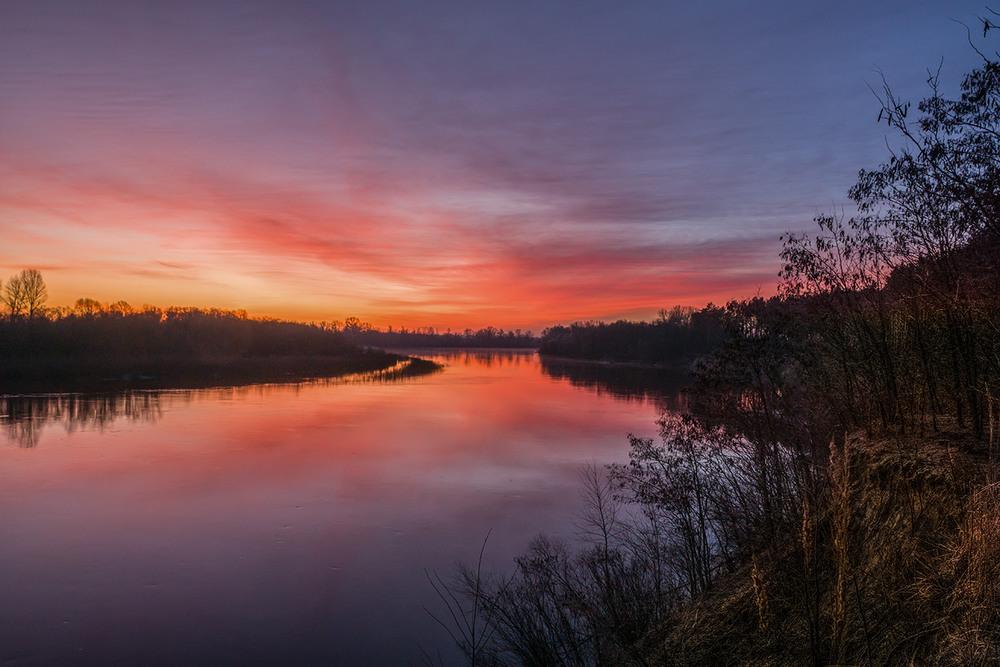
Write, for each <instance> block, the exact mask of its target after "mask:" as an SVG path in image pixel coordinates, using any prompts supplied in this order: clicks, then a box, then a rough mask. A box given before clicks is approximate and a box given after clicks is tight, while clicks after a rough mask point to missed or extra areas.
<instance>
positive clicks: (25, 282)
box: [21, 269, 49, 318]
mask: <svg viewBox="0 0 1000 667" xmlns="http://www.w3.org/2000/svg"><path fill="white" fill-rule="evenodd" d="M21 289H22V292H23V294H24V309H25V310H26V311H27V315H28V317H29V318H32V317H38V316H40V315H42V314H43V313H44V312H45V302H46V301H47V300H48V298H49V290H48V288H47V287H45V281H44V280H43V279H42V274H41V273H40V272H39V271H38V269H25V270H23V271H21Z"/></svg>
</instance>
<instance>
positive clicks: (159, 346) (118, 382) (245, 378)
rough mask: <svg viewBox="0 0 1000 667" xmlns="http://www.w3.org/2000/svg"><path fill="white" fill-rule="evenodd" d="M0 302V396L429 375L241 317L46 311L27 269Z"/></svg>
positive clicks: (324, 334)
mask: <svg viewBox="0 0 1000 667" xmlns="http://www.w3.org/2000/svg"><path fill="white" fill-rule="evenodd" d="M0 295H2V300H3V304H4V306H5V310H6V311H7V312H6V315H5V316H4V317H0V393H5V392H11V391H18V392H23V391H28V390H30V391H38V390H59V391H67V390H77V391H106V390H112V389H126V388H135V387H144V388H146V387H198V386H210V385H218V384H246V383H254V382H288V381H296V380H303V379H308V378H317V377H331V376H336V375H344V374H349V373H359V372H368V371H385V370H387V369H394V370H393V372H400V373H408V374H416V373H424V372H430V371H433V370H434V369H436V368H437V365H436V364H434V363H432V362H429V361H425V360H420V359H409V360H407V358H406V357H402V356H399V355H395V354H390V353H387V352H383V351H381V350H372V349H366V348H362V347H359V346H358V345H355V344H354V343H352V342H351V341H349V340H348V339H347V337H346V336H345V335H344V333H342V332H341V331H338V330H336V329H334V328H331V327H328V326H320V325H316V324H301V323H297V322H286V321H282V320H276V319H272V318H251V317H248V316H247V314H246V312H244V311H230V310H220V309H216V308H213V309H209V310H202V309H198V308H176V307H175V308H166V309H160V308H156V307H153V306H144V307H143V308H142V309H141V310H135V309H133V308H132V307H131V306H129V304H127V303H125V302H124V301H119V302H116V303H113V304H102V303H100V302H98V301H95V300H93V299H80V300H78V301H77V303H76V305H75V306H74V307H73V308H46V307H45V301H46V299H47V296H48V293H47V289H46V287H45V281H44V280H43V279H42V277H41V274H40V273H39V272H38V271H37V270H34V269H25V270H24V271H22V272H21V273H20V274H18V275H16V276H13V277H11V278H10V279H9V280H7V282H6V283H4V284H3V285H2V290H0ZM404 360H406V364H405V366H401V367H399V368H396V366H397V364H400V362H403V361H404Z"/></svg>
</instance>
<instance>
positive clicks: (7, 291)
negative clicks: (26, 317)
mask: <svg viewBox="0 0 1000 667" xmlns="http://www.w3.org/2000/svg"><path fill="white" fill-rule="evenodd" d="M0 299H2V301H3V303H4V305H6V306H7V310H8V312H9V313H10V316H11V318H12V319H14V318H18V317H20V316H21V315H23V314H24V285H23V283H22V282H21V278H20V277H19V276H11V277H10V278H9V279H8V280H7V284H6V285H4V288H3V296H2V297H0Z"/></svg>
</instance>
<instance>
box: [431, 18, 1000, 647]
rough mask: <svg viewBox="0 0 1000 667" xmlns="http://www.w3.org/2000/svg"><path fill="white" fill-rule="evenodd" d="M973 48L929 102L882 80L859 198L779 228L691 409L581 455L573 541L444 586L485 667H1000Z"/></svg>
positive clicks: (997, 108)
mask: <svg viewBox="0 0 1000 667" xmlns="http://www.w3.org/2000/svg"><path fill="white" fill-rule="evenodd" d="M993 28H994V24H993V23H992V22H991V20H989V19H986V20H984V21H983V30H984V34H986V33H989V31H990V30H992V29H993ZM980 55H981V56H982V61H981V64H980V66H979V67H977V68H976V69H974V70H973V71H972V72H970V73H968V74H967V75H966V76H965V77H964V78H963V80H962V84H961V92H960V95H959V96H958V97H957V98H949V97H946V96H945V95H943V94H942V93H941V92H940V90H941V89H940V86H939V79H938V76H937V75H931V76H930V77H929V80H928V83H929V86H930V94H929V96H928V97H927V98H926V99H924V100H923V101H922V102H920V103H919V105H918V106H917V107H916V112H917V113H915V114H914V113H912V110H911V107H910V105H909V104H907V103H905V102H903V101H900V100H899V99H897V98H896V96H895V95H894V94H893V91H892V90H891V88H890V87H889V86H888V85H886V86H885V87H884V88H883V89H882V91H881V96H880V100H881V109H880V113H879V121H880V122H885V123H887V124H888V127H889V128H890V129H892V130H894V131H895V132H896V135H897V136H898V137H899V139H900V144H901V145H900V146H899V147H898V148H897V149H896V150H895V151H894V152H893V153H892V154H891V156H890V158H889V160H888V161H887V162H885V163H883V164H882V165H880V166H878V167H877V168H875V169H872V170H863V171H861V172H860V173H859V178H858V182H857V184H856V185H855V186H854V187H853V188H852V189H851V190H850V192H849V195H850V198H851V199H852V201H853V202H854V204H855V205H856V207H857V210H858V214H857V215H855V216H853V217H849V218H845V217H844V216H841V215H830V216H821V217H819V218H818V219H817V220H816V222H817V226H818V230H819V231H818V233H817V234H815V235H812V236H807V235H796V234H792V235H787V236H785V237H784V249H783V252H782V259H783V269H782V271H781V276H780V285H779V287H780V289H779V294H778V296H776V297H774V298H770V299H764V298H755V299H749V300H742V301H734V302H731V303H729V304H727V306H726V307H725V308H724V309H722V310H721V311H720V313H719V316H720V317H719V320H720V323H721V327H722V329H723V334H722V336H721V338H720V342H719V344H718V346H717V348H716V349H715V350H714V351H713V352H712V353H711V354H710V355H708V356H707V357H706V358H705V359H703V361H702V362H701V363H700V364H699V366H698V369H697V372H696V379H695V381H694V383H693V384H692V386H691V387H690V388H689V392H688V397H689V401H688V410H687V412H686V413H684V414H680V415H677V414H674V415H665V416H664V418H663V419H662V420H661V422H660V426H661V437H660V439H659V440H658V441H656V440H652V439H643V438H635V437H630V456H629V460H628V462H626V463H622V464H618V465H614V466H611V467H610V469H608V470H607V471H600V470H597V469H596V468H591V469H590V470H589V471H588V472H587V474H586V476H585V483H584V510H583V516H582V519H581V521H580V522H579V524H578V528H577V540H578V543H579V544H581V545H582V548H577V549H574V548H573V547H571V546H570V545H568V544H567V543H565V542H560V541H558V540H554V539H551V538H545V537H540V538H538V539H537V540H535V541H534V542H533V543H532V544H531V546H530V548H529V550H528V551H527V552H526V553H524V554H523V555H522V556H521V557H519V558H518V559H517V560H516V563H515V566H516V567H515V570H514V571H513V572H512V573H496V572H485V571H483V569H482V568H481V567H480V566H463V567H461V568H460V569H459V570H458V572H457V573H456V577H455V578H454V579H453V580H449V581H445V580H442V579H440V578H434V577H432V583H433V584H434V585H435V588H436V589H437V590H438V592H439V595H440V596H441V599H442V600H443V603H444V604H445V606H446V608H447V612H448V614H447V616H441V617H440V618H441V619H451V620H450V622H445V623H444V624H445V625H446V626H448V627H449V628H450V631H451V632H452V636H453V638H454V639H455V641H456V642H457V644H458V645H459V647H460V648H461V649H462V650H463V651H464V653H465V655H466V656H467V657H468V658H469V661H470V663H471V664H480V665H482V664H520V665H543V664H544V665H601V664H623V665H625V664H634V665H649V664H664V665H696V664H697V665H700V664H733V663H756V664H812V665H826V664H866V665H875V664H946V665H988V664H997V663H998V662H1000V576H998V575H1000V486H998V483H997V480H998V479H1000V466H998V461H997V442H998V428H1000V403H998V402H997V394H998V393H1000V61H998V59H997V57H996V56H992V57H990V56H986V55H984V54H980ZM592 328H593V330H594V331H599V330H600V327H592ZM584 333H587V334H589V333H591V332H589V331H587V332H584ZM543 346H544V341H543Z"/></svg>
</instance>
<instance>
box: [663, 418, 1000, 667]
mask: <svg viewBox="0 0 1000 667" xmlns="http://www.w3.org/2000/svg"><path fill="white" fill-rule="evenodd" d="M967 445H968V442H967V441H963V440H961V439H959V438H956V437H953V438H948V437H945V438H941V437H938V438H935V439H934V440H925V441H920V442H914V441H912V440H905V441H904V440H900V439H882V440H868V439H864V438H861V437H854V438H850V439H849V440H848V442H847V443H846V445H845V447H844V454H842V455H841V456H843V458H838V456H837V455H836V454H835V456H834V457H833V459H832V461H831V464H832V465H831V470H832V472H831V485H830V487H831V488H830V492H829V494H828V495H827V496H826V497H825V502H824V504H823V506H822V507H810V506H809V505H808V504H806V505H805V507H804V509H803V517H802V519H803V520H802V521H801V524H800V526H801V528H797V529H796V530H795V531H792V530H789V536H788V540H787V541H786V543H784V544H775V545H772V548H771V549H770V551H769V552H768V553H762V554H755V555H754V557H753V558H752V559H751V561H750V563H749V565H748V566H747V567H746V568H745V570H743V571H740V572H737V573H736V574H735V575H734V576H732V577H730V578H728V579H727V580H724V581H723V582H721V583H720V585H719V586H717V587H716V588H715V590H713V591H712V592H710V593H709V594H708V595H707V596H705V597H704V598H703V599H702V600H700V601H699V602H698V603H696V604H692V605H690V606H689V607H688V608H686V609H684V610H683V611H681V612H679V613H678V614H677V615H675V616H674V617H673V618H672V619H671V620H670V622H669V623H668V624H667V625H666V626H665V627H664V628H661V630H662V631H663V632H664V634H665V636H666V638H665V640H664V641H663V643H662V644H661V645H660V646H659V647H658V650H657V651H656V653H655V655H654V656H653V660H652V662H653V663H654V664H661V665H701V664H740V665H785V664H824V665H827V664H852V665H913V664H945V665H987V664H998V663H1000V483H992V484H989V483H987V482H988V479H989V478H990V474H991V471H990V468H991V466H990V464H988V463H987V461H986V460H985V457H984V456H982V455H981V454H979V453H976V452H974V451H972V448H971V447H968V446H967ZM811 513H814V514H815V519H813V518H812V517H810V516H809V515H810V514H811ZM811 550H815V554H811V553H810V551H811ZM809 590H812V591H815V593H816V595H817V599H818V602H819V619H818V626H819V630H820V632H819V639H818V641H817V640H816V639H815V638H814V639H813V642H814V646H813V648H814V649H818V650H815V651H811V650H810V634H809V623H810V621H811V618H810V616H809V608H808V606H807V605H804V603H803V600H804V599H808V598H806V597H804V595H803V591H809Z"/></svg>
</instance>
